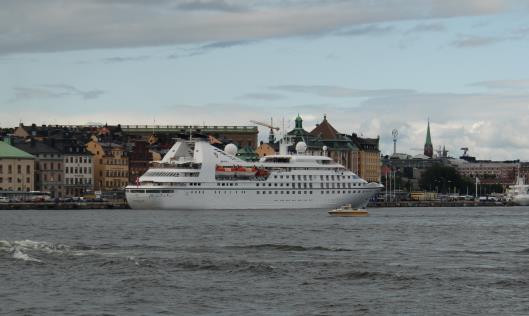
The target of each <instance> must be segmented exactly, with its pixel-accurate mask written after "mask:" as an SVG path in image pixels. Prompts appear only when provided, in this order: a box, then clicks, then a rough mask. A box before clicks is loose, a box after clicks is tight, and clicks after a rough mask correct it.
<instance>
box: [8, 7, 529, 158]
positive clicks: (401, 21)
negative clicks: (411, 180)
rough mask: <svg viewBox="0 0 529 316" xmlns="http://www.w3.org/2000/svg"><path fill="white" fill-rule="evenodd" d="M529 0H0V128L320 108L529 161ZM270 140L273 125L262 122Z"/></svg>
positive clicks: (220, 118) (363, 123)
mask: <svg viewBox="0 0 529 316" xmlns="http://www.w3.org/2000/svg"><path fill="white" fill-rule="evenodd" d="M528 56H529V1H527V0H349V1H345V0H281V1H280V0H263V1H258V0H145V1H142V0H129V1H126V0H92V1H88V0H69V1H63V0H25V1H18V0H0V110H1V111H0V126H2V127H14V126H17V125H18V124H19V123H20V122H22V123H24V124H31V123H36V124H87V123H103V124H104V123H107V124H118V123H120V124H122V125H123V124H160V125H167V124H170V125H204V124H205V125H252V123H250V122H249V121H250V120H257V121H265V122H270V120H271V119H273V122H274V124H276V125H278V126H279V127H283V122H284V127H285V130H289V129H292V128H293V126H294V122H293V119H294V118H295V117H296V116H297V115H298V114H300V115H301V117H302V118H303V120H304V121H303V125H304V128H305V129H306V130H308V131H310V130H311V129H312V128H314V127H315V125H316V124H318V123H320V122H321V121H322V119H323V116H324V115H326V116H327V119H328V121H329V122H330V123H331V124H332V125H333V126H334V127H335V128H336V129H337V130H338V131H340V132H342V133H348V134H351V133H357V134H359V135H362V136H364V137H377V136H379V137H380V142H381V151H382V153H384V154H391V153H392V151H393V140H392V135H391V132H392V130H393V129H397V130H398V132H399V139H398V142H397V151H398V152H401V153H409V154H413V155H414V154H418V153H421V152H422V148H423V145H424V141H425V137H426V125H427V121H428V119H429V120H430V122H431V133H432V142H433V144H434V148H435V149H437V148H438V147H439V146H446V149H447V150H449V154H450V155H452V156H459V155H460V154H461V153H462V152H461V150H460V148H461V147H468V148H470V151H469V153H470V154H471V155H474V156H477V157H478V158H479V159H492V160H508V159H521V160H524V161H529V133H528V129H527V127H529V63H528V62H527V60H528V58H529V57H528ZM259 137H260V138H261V139H267V137H268V131H267V129H266V128H260V136H259Z"/></svg>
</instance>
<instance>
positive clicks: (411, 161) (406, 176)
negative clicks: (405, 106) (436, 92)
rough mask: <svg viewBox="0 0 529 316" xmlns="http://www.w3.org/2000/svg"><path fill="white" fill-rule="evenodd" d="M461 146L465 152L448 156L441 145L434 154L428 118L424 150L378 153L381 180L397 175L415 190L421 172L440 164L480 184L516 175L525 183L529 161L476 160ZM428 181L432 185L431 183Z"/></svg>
mask: <svg viewBox="0 0 529 316" xmlns="http://www.w3.org/2000/svg"><path fill="white" fill-rule="evenodd" d="M463 149H464V150H465V154H463V156H461V157H459V158H453V157H449V156H448V152H447V151H446V150H445V149H444V148H443V149H442V150H441V149H440V150H439V153H438V155H434V150H433V144H432V138H431V132H430V123H429V122H428V126H427V130H426V141H425V144H424V153H423V154H419V155H415V156H411V155H407V154H402V153H396V152H394V153H393V154H392V155H388V156H384V157H382V158H381V163H382V180H383V182H385V180H386V178H387V177H388V176H389V177H398V178H399V179H400V180H401V181H400V182H401V185H402V186H401V187H400V189H406V190H408V191H413V190H417V189H419V181H420V179H421V176H422V173H423V172H424V171H425V170H427V169H428V168H430V167H432V166H434V165H441V166H451V167H453V168H455V169H456V170H457V171H458V172H459V174H460V175H462V176H464V177H468V178H470V179H472V180H473V181H476V179H477V181H478V182H479V184H481V185H501V186H502V187H503V188H506V187H507V186H509V185H512V184H514V183H515V182H516V178H517V177H518V176H520V177H522V178H524V179H525V181H526V183H528V180H529V163H527V162H520V161H519V160H513V161H491V160H477V159H476V158H475V157H471V156H468V155H467V154H466V151H467V150H468V148H463ZM432 185H433V186H435V184H432ZM432 189H434V190H435V187H432ZM453 189H454V188H453ZM459 189H461V188H459ZM453 192H454V191H453Z"/></svg>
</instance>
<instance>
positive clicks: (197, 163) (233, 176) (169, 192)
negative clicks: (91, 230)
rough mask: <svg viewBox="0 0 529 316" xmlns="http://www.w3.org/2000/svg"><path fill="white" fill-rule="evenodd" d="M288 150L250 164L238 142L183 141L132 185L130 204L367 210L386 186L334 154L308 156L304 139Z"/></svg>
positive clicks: (135, 206)
mask: <svg viewBox="0 0 529 316" xmlns="http://www.w3.org/2000/svg"><path fill="white" fill-rule="evenodd" d="M286 148H287V144H286V142H285V143H284V144H281V150H280V154H279V155H272V156H266V157H263V158H261V159H260V161H259V162H247V161H244V160H241V159H239V158H238V157H236V152H237V147H236V146H235V145H233V144H229V145H227V146H226V148H225V149H224V150H220V149H218V148H216V147H214V146H212V145H210V143H209V142H208V141H207V139H192V140H186V139H178V140H177V141H176V143H175V144H174V145H173V147H172V148H171V149H170V150H169V151H168V153H167V154H166V155H165V156H164V158H163V159H162V160H161V161H158V162H151V166H150V168H149V169H148V170H147V172H146V173H145V174H144V175H142V176H141V177H140V178H139V179H138V180H137V181H136V184H133V185H129V186H127V187H126V197H127V202H128V204H129V206H130V207H131V208H133V209H146V210H152V209H167V210H217V209H219V210H220V209H274V210H277V209H330V208H336V207H339V206H341V205H344V204H351V205H352V207H354V208H365V207H366V206H367V203H368V202H369V200H370V199H371V197H373V196H374V195H375V194H376V193H377V192H378V191H379V190H380V189H381V188H382V185H380V184H378V183H368V182H367V181H365V180H363V179H361V178H360V177H358V176H357V175H356V174H355V173H353V172H351V171H349V170H347V169H346V168H345V167H344V166H342V165H340V164H339V163H337V162H335V161H333V160H332V159H331V158H329V157H326V156H311V155H307V154H305V153H306V148H307V146H306V144H305V143H303V142H299V143H297V144H296V154H287V152H286V151H287V150H286Z"/></svg>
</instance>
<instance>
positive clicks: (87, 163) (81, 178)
mask: <svg viewBox="0 0 529 316" xmlns="http://www.w3.org/2000/svg"><path fill="white" fill-rule="evenodd" d="M61 151H62V154H63V161H64V193H65V196H68V197H74V196H83V195H86V194H93V192H94V162H93V159H92V154H91V153H90V152H88V151H87V150H86V148H85V146H83V145H79V144H77V143H71V144H68V145H63V146H62V148H61Z"/></svg>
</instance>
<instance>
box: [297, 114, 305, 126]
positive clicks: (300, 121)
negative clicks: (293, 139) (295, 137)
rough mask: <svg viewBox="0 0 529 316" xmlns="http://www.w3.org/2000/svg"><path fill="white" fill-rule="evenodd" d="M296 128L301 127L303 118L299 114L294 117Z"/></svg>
mask: <svg viewBox="0 0 529 316" xmlns="http://www.w3.org/2000/svg"><path fill="white" fill-rule="evenodd" d="M296 128H297V129H303V119H301V116H299V113H298V117H296Z"/></svg>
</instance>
